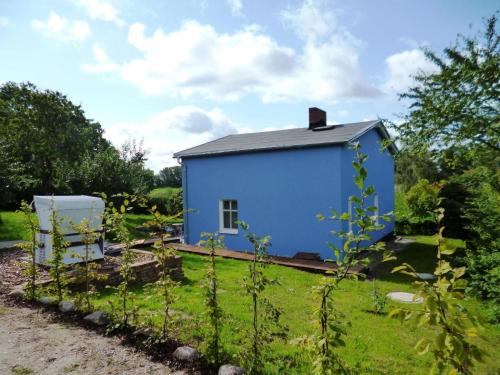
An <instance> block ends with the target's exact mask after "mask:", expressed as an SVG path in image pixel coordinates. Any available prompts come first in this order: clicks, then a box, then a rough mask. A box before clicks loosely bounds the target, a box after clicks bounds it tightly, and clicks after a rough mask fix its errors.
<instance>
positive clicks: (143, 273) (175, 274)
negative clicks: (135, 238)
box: [103, 250, 184, 285]
mask: <svg viewBox="0 0 500 375" xmlns="http://www.w3.org/2000/svg"><path fill="white" fill-rule="evenodd" d="M134 251H137V250H134ZM168 267H169V268H170V276H171V277H172V279H173V280H175V281H180V280H182V279H183V278H184V274H183V272H182V257H181V256H179V255H176V256H175V257H172V259H171V261H170V262H169V264H168ZM132 271H133V272H134V282H136V283H151V282H153V281H156V280H158V273H159V270H158V268H157V262H156V260H146V261H142V262H137V263H134V264H133V265H132ZM106 273H107V275H108V279H107V281H105V282H104V283H103V284H106V285H118V284H119V283H120V281H121V276H120V271H119V269H118V268H116V269H114V270H112V271H107V272H106Z"/></svg>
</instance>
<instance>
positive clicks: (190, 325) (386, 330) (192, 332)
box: [95, 236, 500, 374]
mask: <svg viewBox="0 0 500 375" xmlns="http://www.w3.org/2000/svg"><path fill="white" fill-rule="evenodd" d="M415 239H416V243H414V244H413V245H411V246H409V247H408V249H407V251H405V252H403V253H401V254H399V256H398V258H399V259H398V260H397V261H393V263H392V264H384V265H383V266H381V268H380V269H378V270H377V272H376V275H377V280H376V285H377V287H378V288H379V290H380V292H381V293H382V294H384V295H385V294H386V293H388V292H391V291H411V290H412V285H411V282H410V280H409V279H408V278H406V277H404V275H403V276H402V275H395V274H391V273H390V270H391V269H392V267H393V266H395V265H396V264H400V263H401V262H403V261H406V262H409V263H411V264H413V265H415V266H416V267H417V269H418V270H419V271H420V272H432V271H433V269H434V266H435V261H434V259H435V251H436V250H435V246H434V243H433V239H432V238H431V237H426V236H418V237H415ZM181 255H182V257H183V270H184V273H185V276H186V281H185V282H183V283H182V285H181V286H180V287H179V288H178V290H177V295H178V296H179V299H178V300H177V302H176V303H175V305H174V309H175V310H176V311H177V315H176V316H177V317H178V318H179V320H178V322H177V325H176V327H177V328H175V336H176V337H179V338H180V339H182V340H184V341H185V342H188V343H191V344H192V345H195V346H198V347H199V346H200V345H201V343H202V339H201V338H202V334H203V326H202V325H201V323H200V319H201V317H202V316H203V313H204V308H203V294H202V293H203V289H202V288H201V287H200V286H201V283H202V280H203V276H204V269H205V267H206V265H207V258H206V257H203V256H200V255H195V254H188V253H181ZM217 267H218V277H219V284H220V288H221V293H220V301H221V305H222V308H223V309H224V311H225V312H226V313H227V314H228V318H227V320H226V324H225V326H224V329H223V332H222V335H223V342H224V344H225V347H226V349H227V350H228V352H229V354H231V355H237V353H238V352H239V351H240V350H242V348H241V344H240V341H241V340H244V339H245V337H247V336H248V335H247V334H246V332H247V330H248V329H249V327H250V322H251V321H250V319H251V315H250V310H251V308H250V299H249V298H248V297H247V296H246V295H245V294H244V293H243V289H242V287H241V285H242V277H243V275H245V274H246V273H247V267H248V263H246V262H244V261H238V260H233V259H222V258H220V259H218V262H217ZM266 272H267V273H268V275H269V276H271V277H275V278H278V279H279V280H280V282H281V285H273V286H271V287H270V288H269V290H268V292H267V297H268V298H269V299H271V300H272V301H273V303H275V304H276V305H278V306H280V307H281V308H283V311H284V313H283V319H284V322H286V323H287V324H288V326H289V328H290V335H289V337H290V339H293V338H296V337H301V336H304V335H307V334H311V333H312V332H313V326H312V324H311V320H312V319H313V318H314V309H315V306H317V303H318V302H317V299H316V297H315V296H314V294H313V293H311V287H312V286H313V285H315V284H316V283H317V282H318V279H319V277H320V275H317V274H311V273H306V272H302V271H298V270H295V269H291V268H286V267H281V266H277V265H271V266H269V268H268V269H267V271H266ZM373 287H374V285H373V282H368V281H345V282H344V283H343V284H342V287H341V289H340V290H339V291H337V292H336V297H335V301H336V306H337V308H338V309H339V310H340V311H341V312H342V313H344V314H345V316H346V319H347V320H349V321H350V322H351V326H350V327H349V328H348V336H347V339H346V346H345V348H342V349H340V353H341V355H342V358H343V359H344V360H345V361H346V362H347V363H348V364H349V365H351V366H358V368H359V371H358V372H359V373H363V374H388V373H390V374H410V373H411V374H426V373H428V369H429V368H430V363H431V358H430V355H429V354H426V355H424V356H418V355H417V354H416V352H415V350H414V349H413V345H414V344H415V343H416V341H417V340H418V339H419V338H420V337H421V336H422V335H430V336H432V335H433V334H434V333H433V332H432V331H430V330H428V329H426V328H418V327H416V326H415V324H413V323H406V324H405V325H401V324H400V323H399V321H396V320H394V319H390V318H388V317H387V316H381V315H375V314H373V313H370V312H368V311H369V310H371V309H372V308H373V305H372V291H373ZM133 292H134V294H135V298H136V303H137V306H138V307H139V308H140V311H141V313H142V315H141V317H140V318H139V319H140V320H142V321H145V320H151V321H152V322H153V323H155V324H158V325H159V323H160V316H159V315H158V312H159V307H160V305H159V302H158V301H159V300H160V298H159V297H158V298H157V297H154V296H153V297H151V296H149V297H148V295H147V293H145V292H144V289H143V287H142V286H141V285H137V286H135V287H134V289H133ZM107 301H113V302H116V297H115V295H114V294H113V292H112V291H110V290H107V291H105V292H103V293H102V294H101V295H100V296H98V297H97V298H96V300H95V302H96V304H97V306H98V307H99V308H101V309H107V310H109V306H108V303H107ZM464 305H466V306H467V307H468V308H470V309H471V310H473V311H474V312H476V313H478V314H480V315H482V314H484V307H483V306H482V305H481V304H480V302H479V301H477V300H475V299H466V300H465V301H464ZM485 334H486V335H487V336H488V338H489V340H490V341H489V343H487V344H482V345H483V347H485V348H490V353H491V356H490V357H487V359H486V361H487V362H486V364H484V365H481V366H480V367H479V368H478V369H477V371H478V373H481V374H496V373H498V372H499V371H500V363H499V362H498V361H496V360H495V357H494V350H492V349H491V348H495V347H496V346H498V345H499V344H500V327H498V326H489V327H487V329H486V330H485ZM268 356H269V358H268V363H270V364H269V365H268V368H267V370H268V372H269V373H272V374H278V373H287V374H308V373H310V362H309V361H308V359H307V358H306V357H305V356H304V350H303V349H302V348H299V347H296V346H294V345H292V344H291V343H290V340H289V341H288V342H286V343H275V344H273V346H272V350H271V351H270V352H269V353H268ZM285 359H286V361H285ZM287 361H288V362H292V363H294V365H293V366H292V368H286V366H285V363H286V362H287ZM233 362H235V360H233Z"/></svg>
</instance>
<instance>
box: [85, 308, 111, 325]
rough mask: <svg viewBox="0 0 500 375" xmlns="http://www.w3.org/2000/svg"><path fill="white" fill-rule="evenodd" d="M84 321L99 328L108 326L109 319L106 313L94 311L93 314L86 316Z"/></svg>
mask: <svg viewBox="0 0 500 375" xmlns="http://www.w3.org/2000/svg"><path fill="white" fill-rule="evenodd" d="M83 319H85V320H86V321H88V322H90V323H93V324H95V325H97V326H104V325H106V324H108V317H107V316H106V313H105V312H103V311H100V310H97V311H94V312H93V313H91V314H89V315H87V316H85V318H83Z"/></svg>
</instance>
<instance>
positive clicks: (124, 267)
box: [101, 193, 137, 328]
mask: <svg viewBox="0 0 500 375" xmlns="http://www.w3.org/2000/svg"><path fill="white" fill-rule="evenodd" d="M101 197H102V198H103V199H104V201H105V203H106V209H105V211H104V218H103V221H104V228H105V229H106V231H107V232H108V233H110V234H111V233H112V239H113V240H114V241H116V242H118V243H120V244H121V245H122V246H123V248H122V251H121V264H120V269H119V272H120V284H118V286H117V287H112V289H115V291H116V293H117V295H118V301H119V303H118V306H117V307H116V308H115V306H111V307H112V308H113V311H118V312H119V315H120V316H119V318H120V323H118V324H117V325H116V327H115V328H119V327H128V326H129V325H130V318H131V317H133V316H134V314H135V309H134V308H133V306H132V304H133V299H134V294H133V293H132V292H131V291H130V287H131V284H132V282H133V281H134V272H133V269H132V264H133V261H134V259H135V255H134V253H133V252H132V236H131V235H130V231H129V230H128V228H127V225H126V222H125V214H126V213H127V211H129V210H130V209H131V207H132V204H134V203H136V202H137V197H136V196H133V195H130V194H127V193H121V194H116V195H115V196H114V197H111V198H114V199H121V202H120V204H118V205H115V202H114V201H113V200H110V199H108V196H107V195H106V194H104V193H101Z"/></svg>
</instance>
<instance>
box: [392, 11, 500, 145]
mask: <svg viewBox="0 0 500 375" xmlns="http://www.w3.org/2000/svg"><path fill="white" fill-rule="evenodd" d="M496 27H497V17H496V14H495V15H493V16H492V17H490V18H489V19H488V20H487V22H486V30H485V31H484V33H483V34H482V37H481V38H480V39H478V38H473V37H463V36H462V37H460V38H459V41H458V42H457V43H456V44H455V45H454V46H451V47H448V48H446V49H445V50H444V55H443V56H439V55H438V54H437V53H435V52H433V51H431V50H426V51H425V54H426V56H427V58H428V59H429V60H430V61H432V62H433V63H434V64H435V65H436V66H437V68H438V71H437V72H436V73H432V74H425V73H421V74H418V75H417V76H416V77H415V79H416V82H417V85H415V86H414V87H412V88H410V89H409V91H408V92H406V93H404V94H402V95H401V97H402V98H403V99H408V100H409V101H410V103H411V104H410V108H411V112H410V113H409V114H408V115H407V116H406V117H405V119H404V120H405V121H404V122H403V123H402V124H401V125H400V126H398V130H399V132H400V134H401V137H402V140H403V143H404V144H406V145H410V146H412V147H414V148H416V149H426V148H428V147H429V146H432V147H434V148H436V146H437V147H438V148H451V147H454V146H464V145H466V146H468V147H470V148H474V147H476V146H479V148H476V149H485V150H486V151H487V152H490V151H493V152H498V151H500V117H499V103H500V101H499V94H500V69H499V66H500V53H499V43H500V40H499V35H498V32H497V29H496Z"/></svg>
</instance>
